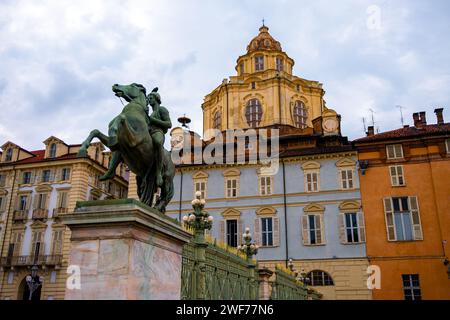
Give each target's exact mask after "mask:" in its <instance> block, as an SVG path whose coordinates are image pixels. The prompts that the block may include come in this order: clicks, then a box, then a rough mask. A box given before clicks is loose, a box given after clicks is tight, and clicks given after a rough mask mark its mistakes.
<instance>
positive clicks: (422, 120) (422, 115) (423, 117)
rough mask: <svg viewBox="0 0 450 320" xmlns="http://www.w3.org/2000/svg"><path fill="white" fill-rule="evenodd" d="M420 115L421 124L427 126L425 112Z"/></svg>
mask: <svg viewBox="0 0 450 320" xmlns="http://www.w3.org/2000/svg"><path fill="white" fill-rule="evenodd" d="M419 115H420V122H422V125H423V126H426V125H427V118H426V117H425V111H421V112H419Z"/></svg>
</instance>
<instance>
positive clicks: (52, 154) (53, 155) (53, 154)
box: [48, 142, 57, 158]
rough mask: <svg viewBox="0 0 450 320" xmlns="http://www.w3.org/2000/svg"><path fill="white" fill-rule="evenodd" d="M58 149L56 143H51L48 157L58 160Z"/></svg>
mask: <svg viewBox="0 0 450 320" xmlns="http://www.w3.org/2000/svg"><path fill="white" fill-rule="evenodd" d="M56 149H57V146H56V143H54V142H53V143H51V144H50V147H49V150H48V157H49V158H56Z"/></svg>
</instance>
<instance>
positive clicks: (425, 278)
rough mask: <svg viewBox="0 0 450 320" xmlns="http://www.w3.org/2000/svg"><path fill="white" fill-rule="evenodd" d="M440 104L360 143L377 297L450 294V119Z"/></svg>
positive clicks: (369, 249)
mask: <svg viewBox="0 0 450 320" xmlns="http://www.w3.org/2000/svg"><path fill="white" fill-rule="evenodd" d="M442 111H443V109H436V110H435V113H436V115H437V124H429V125H427V123H426V116H425V112H420V113H414V115H413V119H414V126H411V127H410V126H404V127H403V128H400V129H397V130H393V131H388V132H382V133H378V134H374V130H373V127H369V130H368V132H367V137H364V138H361V139H358V140H355V141H354V144H355V146H356V148H357V150H358V154H359V168H360V169H359V174H360V184H361V185H360V187H361V195H362V204H363V208H364V212H365V219H366V251H367V256H368V259H369V264H370V265H375V266H378V267H379V268H380V275H381V279H380V280H381V281H380V283H379V284H380V288H379V289H376V288H375V289H374V290H373V298H374V299H414V300H416V299H450V264H449V262H448V260H449V256H450V243H448V242H449V241H450V123H445V122H444V118H443V115H442Z"/></svg>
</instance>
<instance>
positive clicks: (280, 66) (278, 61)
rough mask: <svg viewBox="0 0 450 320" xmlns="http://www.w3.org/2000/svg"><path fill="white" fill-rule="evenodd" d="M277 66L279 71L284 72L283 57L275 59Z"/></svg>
mask: <svg viewBox="0 0 450 320" xmlns="http://www.w3.org/2000/svg"><path fill="white" fill-rule="evenodd" d="M275 66H276V69H277V71H284V59H283V58H281V57H275Z"/></svg>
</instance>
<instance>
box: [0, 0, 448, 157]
mask: <svg viewBox="0 0 450 320" xmlns="http://www.w3.org/2000/svg"><path fill="white" fill-rule="evenodd" d="M263 17H264V18H265V21H266V25H268V26H269V28H270V33H271V34H272V36H274V38H275V39H277V40H279V41H280V42H281V45H282V47H283V50H284V51H285V52H287V54H288V55H289V56H291V57H292V58H293V59H294V60H295V61H296V64H295V67H294V73H295V74H296V75H298V76H300V77H303V78H306V79H311V80H318V81H320V82H322V83H323V84H324V88H325V90H326V96H325V98H326V101H327V105H328V106H329V107H332V108H334V109H335V110H336V111H338V112H339V113H340V114H341V115H342V121H343V123H342V127H343V134H345V135H348V136H349V137H350V138H351V139H354V138H357V137H360V136H361V135H362V134H363V125H362V120H361V119H362V117H366V118H368V119H369V118H370V112H369V109H373V110H374V111H375V114H374V116H375V121H376V127H379V129H380V130H381V131H383V130H389V129H394V128H396V127H399V126H400V113H399V109H398V108H396V105H401V106H403V107H404V109H403V112H404V114H405V123H407V124H410V123H411V122H412V116H411V114H412V113H413V112H416V111H427V115H428V122H429V123H430V122H431V123H435V122H436V120H435V116H434V114H433V110H434V108H436V107H438V106H439V107H441V106H442V107H447V109H446V110H444V115H445V119H446V121H449V118H450V103H449V102H450V94H449V88H450V41H448V39H449V35H448V32H449V30H450V2H449V1H446V0H442V1H438V0H432V1H421V0H417V1H413V0H408V1H404V0H395V1H386V0H385V1H378V0H369V1H365V0H348V1H331V0H328V1H317V0H316V1H299V0H293V1H288V0H284V1H280V0H277V1H274V0H272V1H261V0H258V1H256V0H253V1H243V0H236V1H225V0H223V1H218V0H217V1H211V0H189V1H187V0H180V1H174V0H169V1H167V0H165V1H161V0H159V1H149V0H146V1H138V0H132V1H125V0H108V1H106V0H105V1H97V0H87V1H85V0H78V1H72V0H70V1H62V0H54V1H51V0H47V1H41V0H40V1H30V0H25V1H17V0H0V144H3V143H4V142H6V141H7V140H11V141H13V142H15V143H17V144H19V145H21V146H23V147H24V148H26V149H29V150H34V149H39V148H42V146H43V144H42V141H43V140H45V139H46V138H47V137H49V136H50V135H55V136H57V137H59V138H61V139H63V140H64V141H66V142H67V143H80V142H81V141H82V140H83V139H84V138H85V136H86V135H87V134H88V132H89V131H90V130H91V129H93V128H98V129H100V130H103V131H107V125H108V122H109V120H111V119H112V118H113V117H114V116H115V115H117V114H118V113H119V112H120V110H121V108H122V105H121V104H120V101H119V100H118V99H117V98H116V97H114V95H113V94H112V91H111V85H112V84H114V83H121V84H126V83H131V82H138V83H142V84H144V85H145V86H146V87H147V88H148V89H151V88H153V87H154V86H158V87H159V88H160V92H161V94H162V99H163V105H165V106H167V107H169V109H170V110H171V114H172V119H173V122H176V121H175V119H176V118H178V117H179V116H181V115H183V114H184V113H186V115H188V116H189V117H191V118H192V119H193V121H192V126H191V128H192V129H193V130H195V131H197V132H201V130H202V121H201V119H202V115H201V108H200V105H201V103H202V101H203V97H204V96H205V95H206V94H207V93H209V92H210V91H211V90H212V89H214V88H215V87H216V86H217V85H218V84H220V82H221V81H222V79H223V78H226V77H228V76H230V75H234V73H235V71H234V66H235V61H236V58H237V57H238V56H239V55H241V54H243V53H244V52H245V49H246V46H247V44H248V42H249V41H250V40H251V39H252V38H253V37H254V36H255V35H257V33H258V28H259V26H260V25H261V19H262V18H263Z"/></svg>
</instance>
